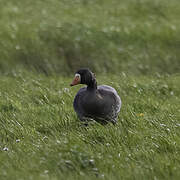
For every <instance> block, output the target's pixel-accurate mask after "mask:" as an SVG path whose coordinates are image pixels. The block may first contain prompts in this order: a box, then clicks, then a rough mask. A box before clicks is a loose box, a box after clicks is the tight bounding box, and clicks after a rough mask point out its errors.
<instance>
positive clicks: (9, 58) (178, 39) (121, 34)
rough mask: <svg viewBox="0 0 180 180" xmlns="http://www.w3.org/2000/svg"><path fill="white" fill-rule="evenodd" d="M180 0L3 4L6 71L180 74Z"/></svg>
mask: <svg viewBox="0 0 180 180" xmlns="http://www.w3.org/2000/svg"><path fill="white" fill-rule="evenodd" d="M179 49H180V4H179V0H172V1H169V0H111V1H109V0H73V1H72V0H52V1H50V0H36V1H34V0H28V1H25V0H19V1H14V0H8V1H5V0H0V72H1V73H12V72H14V71H17V70H22V69H26V70H30V71H37V72H41V73H45V74H54V73H59V74H62V75H67V74H69V73H74V71H76V70H77V69H78V68H80V67H89V68H91V69H92V70H93V71H95V72H97V73H106V72H108V73H113V74H117V73H119V72H125V73H129V74H133V75H139V74H153V73H155V72H157V73H160V74H161V73H168V74H172V73H177V72H179V71H180V51H179Z"/></svg>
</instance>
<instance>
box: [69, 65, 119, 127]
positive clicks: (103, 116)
mask: <svg viewBox="0 0 180 180" xmlns="http://www.w3.org/2000/svg"><path fill="white" fill-rule="evenodd" d="M78 84H85V85H87V86H86V87H83V88H80V90H79V91H78V92H77V94H76V96H75V98H74V102H73V107H74V110H75V112H76V114H77V116H78V118H79V119H80V120H81V121H85V122H86V123H88V121H89V120H92V119H93V120H95V121H96V122H98V123H100V124H102V125H106V124H107V123H108V122H111V123H112V124H116V122H117V117H118V113H119V112H120V108H121V99H120V97H119V95H118V93H117V92H116V90H115V89H114V88H113V87H111V86H107V85H99V86H97V82H96V78H95V75H94V74H93V73H92V72H91V71H90V70H89V69H87V68H82V69H79V70H78V71H77V72H76V73H75V76H74V79H73V81H72V83H71V84H70V86H75V85H78Z"/></svg>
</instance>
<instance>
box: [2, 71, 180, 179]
mask: <svg viewBox="0 0 180 180" xmlns="http://www.w3.org/2000/svg"><path fill="white" fill-rule="evenodd" d="M98 81H99V82H100V84H108V85H111V86H113V87H114V88H116V89H117V91H118V93H119V94H120V96H121V98H122V102H123V104H122V109H121V112H120V114H119V119H118V124H117V126H113V125H107V126H102V125H99V124H97V123H93V124H91V125H89V126H88V127H87V128H86V127H83V126H82V125H81V123H80V122H79V120H78V119H77V117H76V114H75V112H74V111H73V107H72V102H73V97H74V96H75V94H76V92H77V90H78V89H79V88H80V86H79V87H73V88H70V87H69V83H70V82H71V78H62V77H59V76H50V77H46V76H44V75H39V74H32V73H16V74H14V76H12V75H11V76H3V77H1V79H0V84H1V86H0V97H1V102H0V126H1V129H0V149H1V151H0V161H1V164H0V179H179V177H180V171H179V169H180V164H179V162H180V111H179V110H180V99H179V96H180V84H179V83H178V82H179V81H180V76H179V75H172V76H168V75H164V76H159V75H158V76H152V77H147V76H140V77H133V76H127V75H126V74H119V75H118V76H117V75H114V76H111V77H109V76H106V77H104V76H100V77H98ZM6 148H8V150H7V149H6ZM6 150H7V151H6Z"/></svg>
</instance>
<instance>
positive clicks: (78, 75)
mask: <svg viewBox="0 0 180 180" xmlns="http://www.w3.org/2000/svg"><path fill="white" fill-rule="evenodd" d="M75 78H78V79H79V82H81V75H80V74H78V73H76V74H75Z"/></svg>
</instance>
